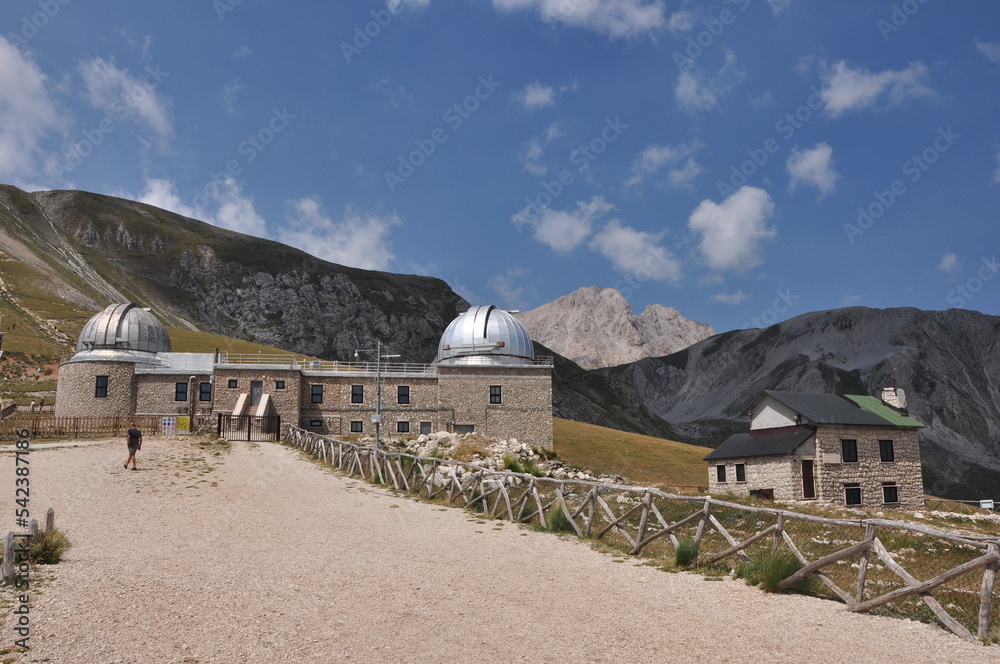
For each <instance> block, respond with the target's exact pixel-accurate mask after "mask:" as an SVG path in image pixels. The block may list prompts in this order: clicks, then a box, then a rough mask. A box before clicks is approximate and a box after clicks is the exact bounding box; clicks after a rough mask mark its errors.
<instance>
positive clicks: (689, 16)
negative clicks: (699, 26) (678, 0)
mask: <svg viewBox="0 0 1000 664" xmlns="http://www.w3.org/2000/svg"><path fill="white" fill-rule="evenodd" d="M694 19H695V14H694V12H692V11H688V10H686V9H682V10H680V11H676V12H674V13H673V14H671V15H670V20H669V21H668V22H667V29H668V30H670V32H672V33H674V34H675V35H676V34H683V33H685V32H687V31H689V30H690V29H691V28H693V27H694Z"/></svg>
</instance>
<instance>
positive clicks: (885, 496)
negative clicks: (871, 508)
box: [882, 484, 899, 503]
mask: <svg viewBox="0 0 1000 664" xmlns="http://www.w3.org/2000/svg"><path fill="white" fill-rule="evenodd" d="M882 502H884V503H898V502H899V487H898V486H896V485H895V484H883V485H882Z"/></svg>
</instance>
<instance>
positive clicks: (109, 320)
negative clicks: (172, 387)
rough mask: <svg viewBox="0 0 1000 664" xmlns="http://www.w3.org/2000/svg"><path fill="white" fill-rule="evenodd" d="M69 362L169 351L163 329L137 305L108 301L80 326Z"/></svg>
mask: <svg viewBox="0 0 1000 664" xmlns="http://www.w3.org/2000/svg"><path fill="white" fill-rule="evenodd" d="M76 351H77V352H76V355H74V356H73V359H72V360H71V361H76V362H80V361H85V360H91V361H97V360H119V361H124V362H134V361H137V360H138V361H145V360H148V356H149V355H150V354H155V353H169V352H170V337H169V336H167V329H166V328H165V327H163V324H162V323H160V321H158V320H156V318H155V317H154V316H153V314H151V313H149V312H148V311H146V310H145V309H143V308H141V307H140V306H139V305H137V304H131V303H130V304H112V305H109V306H108V307H107V308H106V309H105V310H104V311H102V312H101V313H99V314H97V315H96V316H94V317H93V318H91V319H90V320H89V321H87V324H86V325H84V326H83V331H81V332H80V338H79V339H78V340H77V342H76Z"/></svg>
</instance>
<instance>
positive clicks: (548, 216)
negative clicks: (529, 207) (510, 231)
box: [513, 196, 614, 254]
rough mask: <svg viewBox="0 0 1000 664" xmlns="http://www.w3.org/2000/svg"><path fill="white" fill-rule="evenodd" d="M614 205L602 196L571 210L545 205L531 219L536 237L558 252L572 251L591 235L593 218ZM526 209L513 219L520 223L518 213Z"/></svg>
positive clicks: (582, 202)
mask: <svg viewBox="0 0 1000 664" xmlns="http://www.w3.org/2000/svg"><path fill="white" fill-rule="evenodd" d="M613 209H614V206H612V205H611V204H610V203H607V202H605V200H604V199H603V198H602V197H600V196H594V197H593V198H591V199H590V200H589V201H581V202H579V203H577V205H576V210H573V211H572V212H566V211H562V210H553V209H551V208H548V207H545V208H542V210H541V214H540V215H538V218H537V219H536V220H534V221H533V222H532V223H533V225H534V227H535V239H536V240H538V241H539V242H541V243H543V244H547V245H549V246H550V247H552V249H553V250H554V251H555V252H556V253H560V254H565V253H569V252H570V251H572V250H573V249H576V248H577V247H578V246H579V245H580V243H582V242H583V241H584V240H586V239H587V237H588V236H590V233H591V230H592V229H593V225H594V221H596V220H597V219H599V218H600V217H601V216H602V215H603V214H604V213H605V212H608V211H609V210H613ZM524 213H525V211H524V210H522V211H521V212H519V213H518V214H515V215H514V218H513V220H514V222H515V223H518V221H517V219H518V217H519V216H520V215H523V214H524Z"/></svg>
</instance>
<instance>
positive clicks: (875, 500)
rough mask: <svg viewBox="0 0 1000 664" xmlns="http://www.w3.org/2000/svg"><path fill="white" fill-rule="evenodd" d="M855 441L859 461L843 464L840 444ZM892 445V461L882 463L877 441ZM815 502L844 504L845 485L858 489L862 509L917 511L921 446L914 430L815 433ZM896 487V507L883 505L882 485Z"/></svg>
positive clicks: (920, 501) (834, 428) (839, 429)
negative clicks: (891, 442) (856, 442)
mask: <svg viewBox="0 0 1000 664" xmlns="http://www.w3.org/2000/svg"><path fill="white" fill-rule="evenodd" d="M845 438H849V439H854V440H857V441H858V461H857V462H850V463H844V462H843V461H842V458H841V440H842V439H845ZM880 439H886V440H892V441H893V449H894V454H895V461H893V462H890V463H883V462H882V461H881V456H880V453H879V440H880ZM816 448H817V449H816V493H817V498H819V499H820V500H823V501H827V502H830V503H834V504H837V505H843V504H845V502H846V501H845V491H844V485H845V484H847V483H857V484H860V485H861V501H862V503H861V505H860V507H865V508H884V509H920V508H921V507H923V500H924V488H923V476H922V471H921V465H920V444H919V442H918V440H917V431H916V430H915V429H902V428H888V427H847V426H821V427H819V428H818V430H817V432H816ZM887 483H889V484H891V483H895V484H896V485H897V491H898V494H899V503H898V504H888V505H887V504H886V503H885V502H884V501H883V491H882V487H883V485H884V484H887Z"/></svg>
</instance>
